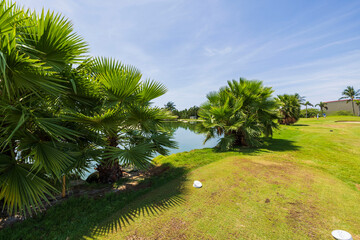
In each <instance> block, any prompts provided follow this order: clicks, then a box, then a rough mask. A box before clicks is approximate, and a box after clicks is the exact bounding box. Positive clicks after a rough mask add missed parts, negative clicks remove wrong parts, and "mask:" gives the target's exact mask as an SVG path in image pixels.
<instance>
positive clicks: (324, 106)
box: [315, 102, 328, 114]
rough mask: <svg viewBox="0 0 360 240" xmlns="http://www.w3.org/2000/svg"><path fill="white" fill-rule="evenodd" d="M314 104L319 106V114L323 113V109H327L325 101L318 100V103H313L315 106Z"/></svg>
mask: <svg viewBox="0 0 360 240" xmlns="http://www.w3.org/2000/svg"><path fill="white" fill-rule="evenodd" d="M316 106H319V107H320V110H321V114H323V113H324V109H326V110H328V107H327V106H326V103H323V102H320V103H318V104H315V107H316Z"/></svg>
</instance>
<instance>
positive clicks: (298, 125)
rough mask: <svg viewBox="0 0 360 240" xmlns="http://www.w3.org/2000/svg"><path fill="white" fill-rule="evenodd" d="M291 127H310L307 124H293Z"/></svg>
mask: <svg viewBox="0 0 360 240" xmlns="http://www.w3.org/2000/svg"><path fill="white" fill-rule="evenodd" d="M291 126H295V127H308V126H310V125H308V124H296V123H295V124H293V125H291Z"/></svg>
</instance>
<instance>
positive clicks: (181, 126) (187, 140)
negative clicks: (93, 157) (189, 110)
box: [82, 122, 218, 180]
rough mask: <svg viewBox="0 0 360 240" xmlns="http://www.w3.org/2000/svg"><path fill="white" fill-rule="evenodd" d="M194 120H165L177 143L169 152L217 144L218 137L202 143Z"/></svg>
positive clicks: (167, 128)
mask: <svg viewBox="0 0 360 240" xmlns="http://www.w3.org/2000/svg"><path fill="white" fill-rule="evenodd" d="M197 124H200V123H196V122H188V123H181V122H166V123H164V128H165V130H166V131H168V132H169V133H170V134H171V135H172V136H173V140H175V141H176V142H177V144H178V148H176V149H169V154H173V153H179V152H188V151H191V150H194V149H201V148H212V147H215V146H216V144H217V141H218V139H215V138H214V139H209V140H208V141H207V142H206V143H205V144H203V142H204V139H205V135H204V134H201V133H198V132H196V126H197ZM95 165H96V164H95V162H94V163H93V164H91V167H90V168H89V169H88V171H89V172H86V173H85V174H84V176H83V177H82V179H84V180H85V179H86V178H87V177H88V176H89V175H90V174H91V173H92V172H94V168H95Z"/></svg>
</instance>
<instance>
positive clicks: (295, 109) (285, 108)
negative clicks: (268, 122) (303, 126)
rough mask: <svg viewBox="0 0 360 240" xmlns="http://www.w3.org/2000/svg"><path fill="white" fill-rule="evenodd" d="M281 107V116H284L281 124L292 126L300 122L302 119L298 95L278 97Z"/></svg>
mask: <svg viewBox="0 0 360 240" xmlns="http://www.w3.org/2000/svg"><path fill="white" fill-rule="evenodd" d="M276 100H277V101H278V102H279V105H280V108H279V110H280V115H281V116H282V118H281V119H279V122H280V123H281V124H292V123H295V122H296V121H298V120H299V118H300V101H299V98H298V96H296V95H289V94H284V95H278V97H277V99H276Z"/></svg>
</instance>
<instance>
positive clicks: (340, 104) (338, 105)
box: [324, 100, 359, 116]
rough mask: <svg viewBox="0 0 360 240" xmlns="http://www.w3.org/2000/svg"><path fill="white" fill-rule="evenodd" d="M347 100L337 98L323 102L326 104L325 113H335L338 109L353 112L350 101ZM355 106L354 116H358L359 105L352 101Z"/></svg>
mask: <svg viewBox="0 0 360 240" xmlns="http://www.w3.org/2000/svg"><path fill="white" fill-rule="evenodd" d="M348 101H349V100H337V101H329V102H324V103H325V104H326V107H327V108H328V109H327V110H326V109H325V111H326V113H327V114H331V113H335V112H338V111H348V112H350V113H351V114H352V113H353V108H352V103H351V101H349V102H348ZM354 108H355V116H359V106H358V105H356V103H355V102H354Z"/></svg>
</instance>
